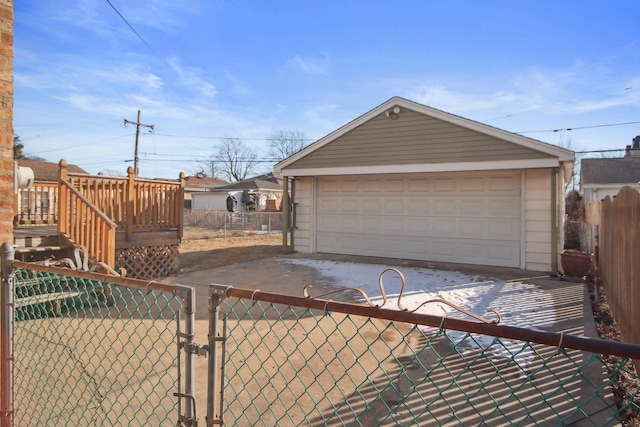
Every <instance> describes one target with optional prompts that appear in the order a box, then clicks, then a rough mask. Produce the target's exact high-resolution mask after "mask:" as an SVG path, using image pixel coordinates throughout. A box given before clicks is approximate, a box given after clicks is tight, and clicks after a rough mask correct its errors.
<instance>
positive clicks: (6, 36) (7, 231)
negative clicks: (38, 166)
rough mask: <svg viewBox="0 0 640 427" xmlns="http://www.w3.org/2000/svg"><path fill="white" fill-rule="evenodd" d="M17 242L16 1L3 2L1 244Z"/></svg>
mask: <svg viewBox="0 0 640 427" xmlns="http://www.w3.org/2000/svg"><path fill="white" fill-rule="evenodd" d="M6 241H9V242H13V0H0V243H2V242H6Z"/></svg>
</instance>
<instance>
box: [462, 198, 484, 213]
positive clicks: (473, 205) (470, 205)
mask: <svg viewBox="0 0 640 427" xmlns="http://www.w3.org/2000/svg"><path fill="white" fill-rule="evenodd" d="M485 205H486V201H485V200H482V199H462V200H460V214H461V215H463V216H469V217H477V216H480V215H482V216H485V215H486V209H485Z"/></svg>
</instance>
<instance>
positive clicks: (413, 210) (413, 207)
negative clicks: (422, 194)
mask: <svg viewBox="0 0 640 427" xmlns="http://www.w3.org/2000/svg"><path fill="white" fill-rule="evenodd" d="M407 210H408V213H410V214H412V215H416V214H421V215H423V216H424V215H429V200H427V199H425V198H416V197H411V198H410V199H409V200H407Z"/></svg>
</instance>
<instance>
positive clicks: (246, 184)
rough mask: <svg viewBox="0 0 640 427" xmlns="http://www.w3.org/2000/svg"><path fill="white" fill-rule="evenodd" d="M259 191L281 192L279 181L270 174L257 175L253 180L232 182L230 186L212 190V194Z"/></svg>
mask: <svg viewBox="0 0 640 427" xmlns="http://www.w3.org/2000/svg"><path fill="white" fill-rule="evenodd" d="M243 190H248V191H260V190H270V191H271V190H276V191H282V184H281V181H280V180H279V179H278V178H276V177H275V176H274V175H273V174H272V173H268V174H264V175H258V176H255V177H253V178H249V179H245V180H243V181H238V182H232V183H231V184H227V185H221V186H219V187H216V188H214V189H212V190H211V191H214V192H228V191H243Z"/></svg>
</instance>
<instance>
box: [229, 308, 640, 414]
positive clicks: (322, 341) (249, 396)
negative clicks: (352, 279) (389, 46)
mask: <svg viewBox="0 0 640 427" xmlns="http://www.w3.org/2000/svg"><path fill="white" fill-rule="evenodd" d="M219 310H220V313H221V316H222V318H223V322H224V324H226V329H225V331H224V332H223V336H224V341H225V350H224V357H223V359H224V360H225V363H224V372H225V374H224V390H223V405H222V406H223V409H222V412H221V413H222V416H221V418H222V420H223V421H224V424H225V425H233V426H258V425H261V426H275V425H278V426H302V425H308V426H374V425H380V426H418V425H419V426H427V425H446V426H449V425H451V426H453V425H515V426H529V425H545V426H546V425H581V426H583V425H586V426H609V425H619V424H620V422H621V420H628V419H629V417H630V416H631V417H634V416H635V417H637V416H638V413H639V408H640V407H639V404H640V396H639V394H640V388H639V385H640V382H639V379H638V376H637V375H636V373H635V370H634V368H633V366H632V365H631V363H630V361H629V360H627V359H619V360H617V361H615V362H614V363H611V362H605V361H604V360H603V358H602V356H601V355H599V354H593V353H588V352H584V351H578V350H570V349H566V348H564V347H563V346H562V345H559V346H555V347H553V346H548V345H541V344H534V343H531V342H523V341H516V340H511V339H505V338H498V337H486V336H479V335H477V334H472V333H461V332H457V331H448V330H446V329H444V328H443V327H442V325H441V327H440V328H437V327H425V326H418V325H416V324H409V323H404V322H398V321H389V320H382V319H378V318H374V317H363V316H359V315H357V314H342V313H336V312H333V313H331V312H328V311H326V310H324V311H323V310H315V309H309V308H301V307H295V306H291V305H283V304H270V303H265V302H260V301H252V300H248V299H239V298H228V299H225V300H224V301H223V302H222V304H221V306H220V309H219Z"/></svg>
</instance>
